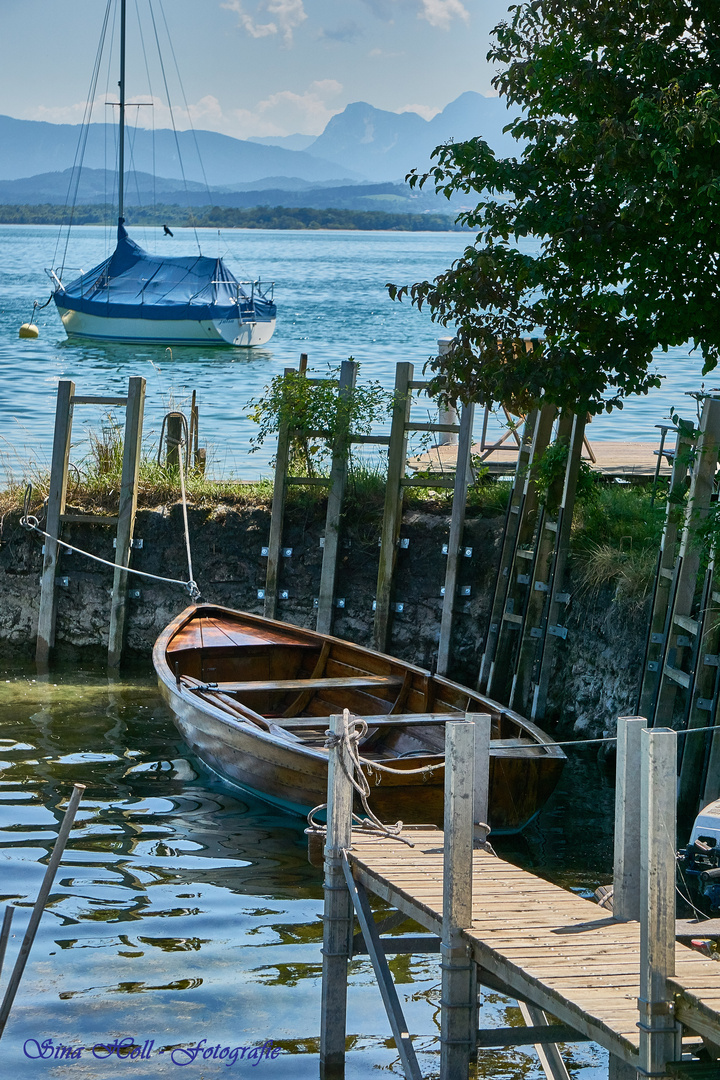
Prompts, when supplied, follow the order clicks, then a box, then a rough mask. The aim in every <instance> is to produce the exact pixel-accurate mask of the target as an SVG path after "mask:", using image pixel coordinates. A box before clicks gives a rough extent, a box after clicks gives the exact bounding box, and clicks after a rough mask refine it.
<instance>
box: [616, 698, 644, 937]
mask: <svg viewBox="0 0 720 1080" xmlns="http://www.w3.org/2000/svg"><path fill="white" fill-rule="evenodd" d="M646 727H647V720H646V719H645V718H644V717H642V716H619V717H618V722H617V769H616V773H615V853H614V872H613V915H614V916H615V918H616V919H620V920H621V921H622V922H637V921H638V920H639V918H640V787H639V785H638V782H637V778H638V775H639V772H640V732H641V731H642V729H643V728H646Z"/></svg>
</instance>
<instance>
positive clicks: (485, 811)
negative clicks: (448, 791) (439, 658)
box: [465, 713, 492, 845]
mask: <svg viewBox="0 0 720 1080" xmlns="http://www.w3.org/2000/svg"><path fill="white" fill-rule="evenodd" d="M465 719H466V720H468V721H469V722H470V723H471V724H474V725H475V775H474V778H473V780H474V783H473V838H474V840H476V841H477V842H478V843H479V844H480V845H482V844H484V843H485V841H486V840H487V838H488V835H489V833H490V826H489V824H488V817H489V816H490V811H489V806H490V737H491V735H492V716H491V715H490V713H466V714H465ZM483 826H484V827H483Z"/></svg>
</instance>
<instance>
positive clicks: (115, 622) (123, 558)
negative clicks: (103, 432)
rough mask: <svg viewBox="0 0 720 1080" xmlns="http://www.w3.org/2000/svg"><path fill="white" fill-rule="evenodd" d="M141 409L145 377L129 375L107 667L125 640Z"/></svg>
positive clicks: (114, 663) (115, 660)
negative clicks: (127, 570)
mask: <svg viewBox="0 0 720 1080" xmlns="http://www.w3.org/2000/svg"><path fill="white" fill-rule="evenodd" d="M144 408H145V380H144V379H143V378H142V377H141V376H139V375H132V376H131V377H130V379H129V382H128V397H127V407H126V412H125V437H124V440H123V463H122V476H121V479H120V509H119V511H118V524H117V539H116V542H115V543H116V550H115V573H114V577H113V588H112V600H111V602H110V633H109V635H108V666H109V667H110V668H117V667H118V666H119V664H120V660H121V658H122V651H123V644H124V641H125V615H126V613H127V594H128V574H126V573H124V571H123V567H128V566H129V565H130V552H131V548H132V541H133V530H134V528H135V513H136V511H137V487H138V474H139V472H140V450H141V446H142V430H143V412H144ZM168 425H169V421H168ZM168 436H169V432H168Z"/></svg>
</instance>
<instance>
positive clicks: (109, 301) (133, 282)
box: [55, 219, 276, 322]
mask: <svg viewBox="0 0 720 1080" xmlns="http://www.w3.org/2000/svg"><path fill="white" fill-rule="evenodd" d="M55 301H56V303H57V304H58V305H59V306H61V307H64V308H69V309H71V310H73V311H84V312H85V313H86V314H88V315H100V316H104V317H105V318H123V319H192V320H193V321H194V322H199V321H200V320H204V319H216V320H217V319H228V318H232V319H237V318H240V319H242V320H244V321H249V320H252V321H256V322H265V321H267V320H269V319H274V318H275V314H276V307H275V304H274V303H273V302H272V300H269V299H266V298H265V297H264V296H262V294H260V295H258V292H257V290H256V291H255V295H254V296H253V297H251V296H249V295H248V294H247V293H246V292H245V290H244V289H243V287H242V286H241V285H240V284H239V282H238V281H237V279H236V278H235V277H234V276H233V275H232V274H231V273H230V271H229V270H228V269H227V267H226V266H225V264H224V263H223V261H222V259H210V258H207V257H205V256H202V255H198V256H187V257H185V256H179V257H172V258H160V257H158V256H155V255H150V254H149V253H148V252H147V251H145V250H144V249H143V248H141V247H140V246H139V245H138V244H136V243H135V241H134V240H131V239H130V237H129V236H128V234H127V232H126V230H125V228H124V226H123V224H122V219H121V221H120V224H119V225H118V242H117V247H116V248H115V251H114V252H113V253H112V255H111V256H110V258H109V259H106V260H105V262H102V263H100V265H99V266H96V267H95V268H94V269H93V270H90V271H88V272H87V273H84V274H82V275H81V276H80V277H79V278H76V279H75V281H73V282H71V283H70V284H69V285H67V286H66V287H64V288H59V289H58V290H57V291H56V293H55Z"/></svg>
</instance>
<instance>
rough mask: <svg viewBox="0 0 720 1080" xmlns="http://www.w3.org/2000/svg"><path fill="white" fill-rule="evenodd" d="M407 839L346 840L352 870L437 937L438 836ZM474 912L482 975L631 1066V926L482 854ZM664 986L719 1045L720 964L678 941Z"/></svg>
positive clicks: (636, 953)
mask: <svg viewBox="0 0 720 1080" xmlns="http://www.w3.org/2000/svg"><path fill="white" fill-rule="evenodd" d="M407 835H408V838H410V839H412V841H413V847H412V848H407V847H403V848H401V847H400V846H399V845H398V844H397V843H396V842H394V841H392V840H388V839H385V838H382V839H379V840H378V839H372V840H370V839H366V838H359V837H358V839H357V840H356V839H355V837H353V846H352V850H351V852H350V856H349V857H350V862H351V864H352V866H353V872H354V873H355V875H356V877H357V878H358V879H359V880H361V881H363V883H364V884H365V885H366V887H367V888H369V889H370V890H371V891H373V892H374V893H375V894H376V895H378V896H380V897H382V898H383V899H385V900H386V901H387V902H388V903H391V904H393V905H394V906H396V907H398V908H399V909H400V910H401V911H403V912H405V913H406V914H407V915H409V916H410V917H411V918H413V919H414V920H415V921H416V922H417V923H419V924H420V925H421V926H422V927H424V928H425V929H426V930H429V931H431V932H432V933H435V934H438V933H439V932H440V929H441V924H442V873H443V835H442V832H441V831H440V830H437V829H432V828H428V829H424V828H417V829H415V830H413V831H412V832H410V831H409V832H408V834H407ZM472 910H473V922H472V926H470V927H468V928H467V929H465V930H464V931H463V935H464V937H465V938H466V940H467V942H468V944H469V945H470V947H471V949H472V953H473V957H474V959H475V961H476V962H477V963H478V965H479V966H480V968H481V969H482V968H484V969H485V970H486V971H488V972H489V973H490V974H491V975H493V976H494V977H495V978H498V979H500V980H501V981H502V983H504V984H505V985H506V986H507V987H508V989H509V991H512V990H515V991H516V992H517V993H519V994H524V995H526V996H528V997H529V998H530V999H531V1000H533V1001H535V1002H536V1003H537V1004H538V1005H539V1006H540V1007H541V1008H543V1009H545V1010H546V1011H548V1012H550V1013H552V1015H553V1016H555V1017H557V1019H558V1020H559V1021H560V1022H561V1023H564V1024H568V1025H570V1026H571V1027H573V1028H574V1029H575V1030H577V1031H579V1032H580V1033H582V1034H583V1035H587V1036H588V1037H589V1038H591V1039H593V1040H594V1041H596V1042H598V1043H600V1044H601V1045H602V1046H604V1047H606V1048H607V1049H609V1050H610V1051H611V1052H612V1053H614V1054H617V1055H618V1056H619V1057H621V1058H622V1059H623V1060H625V1061H626V1062H628V1063H630V1064H636V1063H637V1050H638V1045H639V1032H638V1029H637V1026H636V1025H637V1021H638V1012H637V998H638V996H639V993H640V927H639V924H638V923H632V922H619V921H617V920H615V919H614V918H613V916H612V913H610V912H608V911H607V910H605V909H603V908H599V907H598V906H597V904H595V903H594V902H592V901H590V900H587V899H585V898H584V897H581V896H578V895H577V894H575V893H572V892H569V891H567V890H565V889H562V888H561V887H559V886H557V885H553V884H552V883H551V882H548V881H545V880H543V879H541V878H537V877H534V876H533V875H532V874H530V873H529V872H527V871H525V870H522V869H521V868H519V867H517V866H514V865H512V864H510V863H507V862H505V861H504V860H502V859H498V858H496V857H495V856H493V855H491V854H490V853H488V852H485V851H476V852H474V855H473V909H472ZM698 936H702V930H701V928H700V926H699V927H698ZM670 985H671V987H672V989H673V990H674V991H675V992H676V994H677V1009H678V1016H679V1017H680V1018H681V1019H683V1018H684V1020H683V1022H685V1023H687V1024H689V1025H690V1026H692V1028H693V1030H694V1031H696V1032H698V1033H700V1034H704V1035H706V1036H707V1037H710V1038H713V1039H714V1041H716V1042H720V964H718V963H717V962H716V961H714V960H712V959H709V958H705V957H703V956H701V955H700V954H699V953H698V952H696V951H694V950H692V949H690V948H688V947H686V946H685V945H682V944H680V943H678V944H677V945H676V973H675V976H674V978H673V979H671V980H670Z"/></svg>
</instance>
